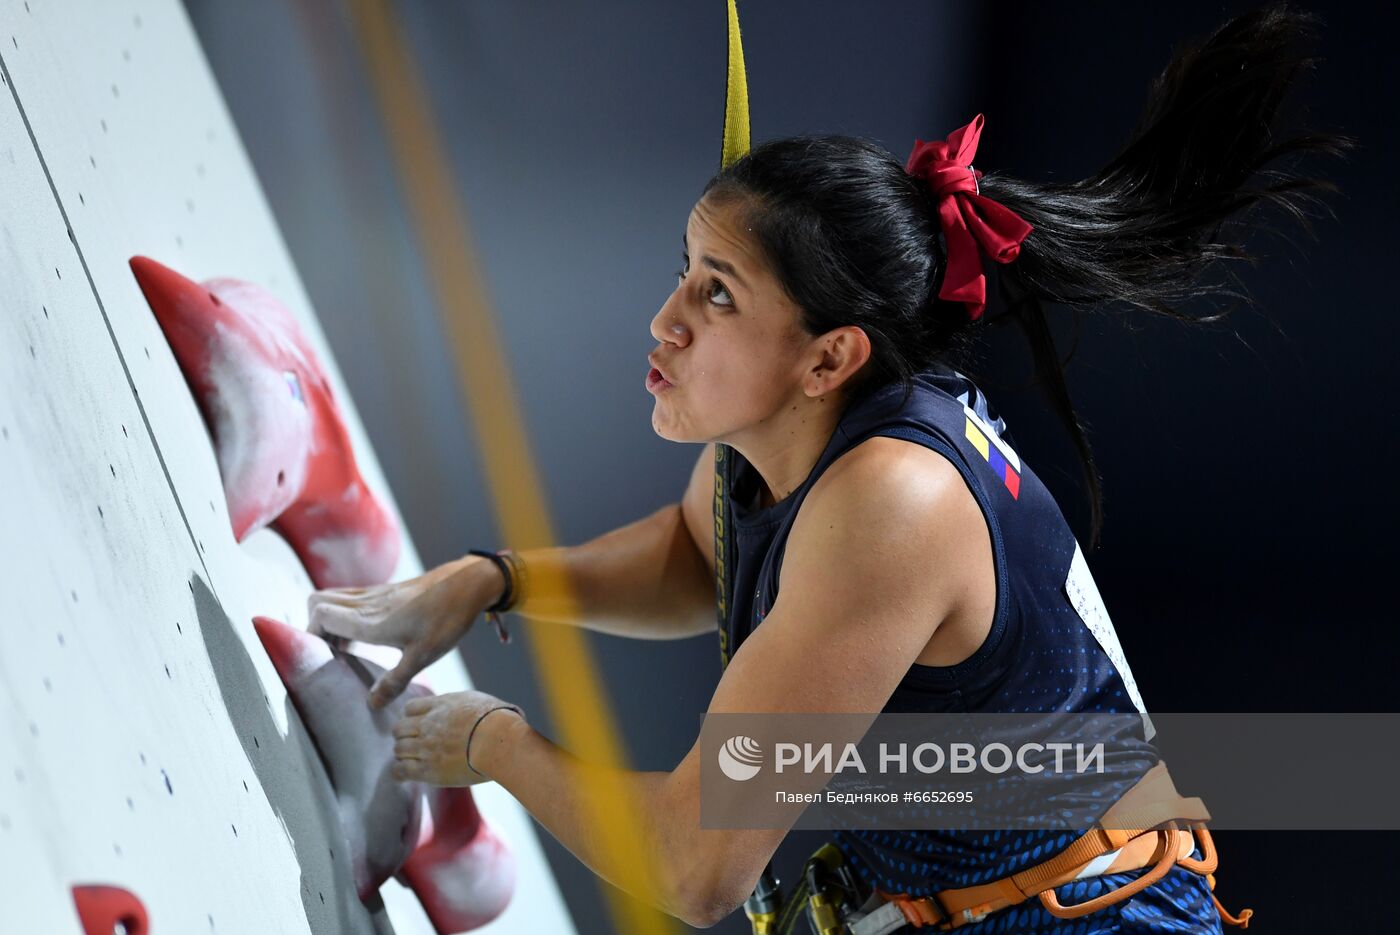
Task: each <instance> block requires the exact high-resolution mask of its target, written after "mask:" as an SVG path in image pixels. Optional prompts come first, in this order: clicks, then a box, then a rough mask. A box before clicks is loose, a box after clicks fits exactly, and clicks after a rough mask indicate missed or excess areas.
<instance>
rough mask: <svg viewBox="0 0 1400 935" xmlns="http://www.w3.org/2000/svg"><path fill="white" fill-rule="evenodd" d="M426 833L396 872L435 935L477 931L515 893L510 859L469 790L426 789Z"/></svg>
mask: <svg viewBox="0 0 1400 935" xmlns="http://www.w3.org/2000/svg"><path fill="white" fill-rule="evenodd" d="M426 793H427V797H428V810H429V813H430V815H431V820H430V823H431V826H432V827H431V830H430V831H429V832H428V834H427V835H426V836H425V837H424V840H423V843H421V844H420V845H418V849H417V850H416V851H414V852H413V856H411V857H409V859H408V862H407V863H405V864H404V866H403V869H402V870H401V871H400V872H399V880H400V881H401V882H402V883H403V884H404V885H405V886H407V887H408V888H409V889H411V890H413V892H414V894H415V895H416V896H417V897H418V901H419V902H421V903H422V904H423V908H424V909H425V910H426V911H427V913H428V921H430V922H432V923H433V928H434V929H436V930H437V933H438V935H452V933H455V932H467V931H471V930H472V929H475V928H480V927H481V926H483V925H485V924H486V923H487V922H490V921H491V920H492V919H494V918H496V916H498V915H500V914H501V913H502V912H504V911H505V908H506V906H508V905H509V904H510V898H511V895H512V894H513V893H514V892H515V855H513V854H512V853H511V851H510V848H509V846H508V845H507V844H506V843H505V841H503V840H501V839H500V838H499V837H497V836H496V834H495V833H494V832H493V831H492V830H491V827H490V825H488V824H486V822H485V821H484V820H483V819H482V817H481V813H480V812H479V811H477V808H476V800H475V799H474V798H472V790H471V789H469V788H444V787H438V786H430V787H428V788H427V789H426Z"/></svg>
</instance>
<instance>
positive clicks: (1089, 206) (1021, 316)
mask: <svg viewBox="0 0 1400 935" xmlns="http://www.w3.org/2000/svg"><path fill="white" fill-rule="evenodd" d="M1316 26H1317V21H1316V18H1315V17H1314V16H1312V15H1310V14H1306V13H1298V12H1295V11H1292V10H1289V9H1288V8H1287V7H1286V6H1284V5H1282V4H1280V5H1276V6H1268V7H1264V8H1261V9H1257V10H1252V11H1250V12H1248V13H1245V14H1243V15H1241V16H1239V17H1237V18H1235V19H1232V20H1230V21H1229V22H1227V23H1225V24H1224V25H1222V26H1221V27H1219V28H1218V29H1217V30H1216V31H1215V32H1214V33H1213V34H1211V35H1210V36H1209V37H1207V38H1206V39H1205V40H1203V41H1200V42H1198V43H1193V44H1189V45H1187V46H1185V47H1183V48H1180V49H1179V50H1178V51H1177V52H1176V54H1175V56H1174V57H1173V58H1172V61H1171V63H1170V64H1168V65H1167V67H1166V69H1165V70H1164V71H1163V72H1162V74H1161V75H1159V76H1158V77H1157V79H1156V80H1155V81H1154V82H1153V84H1152V89H1151V93H1150V95H1149V99H1148V104H1147V108H1146V110H1145V111H1144V112H1143V115H1142V117H1141V119H1140V121H1139V124H1138V127H1137V129H1136V130H1134V131H1133V134H1132V136H1131V138H1130V139H1129V141H1128V144H1127V145H1126V146H1125V147H1124V149H1123V151H1122V152H1121V153H1120V154H1119V155H1118V156H1117V158H1115V159H1114V160H1113V161H1112V162H1110V163H1109V164H1108V165H1107V166H1105V167H1104V169H1103V170H1102V171H1101V172H1099V173H1098V174H1096V175H1094V176H1093V177H1092V178H1088V179H1085V180H1084V181H1082V182H1076V183H1074V184H1070V185H1053V184H1039V183H1034V182H1026V181H1021V180H1018V179H1013V178H1009V177H1006V176H1001V175H997V174H996V173H995V172H988V173H987V174H986V175H985V176H984V177H983V178H982V180H981V185H982V192H983V194H985V195H987V197H989V198H992V199H993V200H995V201H999V202H1001V203H1002V204H1004V205H1006V206H1007V207H1008V208H1010V209H1011V210H1013V211H1015V212H1016V213H1017V214H1019V215H1021V216H1022V217H1024V218H1025V219H1026V220H1027V221H1029V222H1030V223H1031V224H1032V225H1034V227H1035V230H1034V231H1033V232H1032V233H1031V234H1030V236H1029V237H1027V238H1026V241H1025V243H1023V244H1022V247H1021V255H1020V257H1019V258H1018V259H1017V260H1016V262H1015V263H1012V264H1010V265H1009V266H1007V267H1004V268H1001V270H1000V272H1001V277H1000V282H1001V287H1002V295H1003V297H1004V298H1005V299H1006V305H1007V313H1008V314H1009V315H1010V316H1012V318H1013V319H1014V320H1015V321H1016V323H1017V324H1018V325H1020V327H1021V328H1022V330H1023V331H1024V332H1025V334H1026V338H1027V340H1028V341H1029V343H1030V346H1031V349H1032V351H1033V353H1034V357H1035V368H1036V377H1037V380H1038V381H1039V382H1040V384H1041V386H1042V388H1043V389H1044V390H1045V392H1046V394H1047V396H1048V397H1049V399H1050V402H1051V405H1052V406H1053V407H1054V408H1055V410H1056V412H1057V413H1058V414H1059V416H1060V418H1061V419H1062V420H1063V421H1064V423H1065V425H1066V426H1067V427H1068V428H1069V430H1070V433H1071V435H1072V436H1073V437H1074V442H1075V446H1076V447H1077V448H1078V450H1079V455H1080V459H1081V461H1082V464H1083V469H1084V477H1085V481H1086V484H1087V485H1088V489H1089V494H1090V502H1091V506H1092V517H1093V519H1092V529H1091V533H1090V548H1093V544H1094V543H1096V542H1097V540H1098V534H1099V529H1100V527H1101V525H1102V521H1103V520H1102V517H1103V513H1102V500H1103V497H1102V491H1101V488H1100V483H1099V477H1098V472H1097V470H1096V469H1095V467H1094V459H1093V454H1092V453H1091V451H1090V449H1089V442H1088V439H1087V438H1086V437H1085V433H1084V429H1083V427H1082V426H1081V425H1080V423H1079V420H1078V418H1077V416H1076V415H1075V412H1074V407H1073V406H1072V405H1071V403H1070V398H1069V390H1068V389H1067V387H1066V385H1065V378H1064V371H1063V367H1062V365H1061V362H1060V359H1059V357H1058V354H1057V352H1056V349H1055V346H1054V343H1053V341H1052V339H1051V331H1050V326H1049V323H1048V321H1047V320H1046V316H1045V311H1044V308H1043V307H1042V303H1044V302H1056V303H1061V304H1065V305H1071V306H1081V307H1089V306H1098V305H1100V304H1106V305H1108V307H1109V308H1110V309H1111V308H1112V304H1111V303H1122V305H1121V306H1120V308H1122V309H1127V310H1132V309H1137V310H1141V311H1145V312H1150V313H1153V314H1159V315H1166V316H1169V317H1172V318H1177V319H1179V320H1184V321H1190V322H1196V323H1207V322H1213V321H1218V320H1219V319H1221V318H1223V317H1224V316H1225V315H1226V314H1228V313H1229V312H1230V311H1231V309H1232V307H1233V306H1227V307H1225V308H1224V309H1221V310H1219V311H1215V312H1213V313H1203V314H1190V313H1188V312H1185V311H1182V310H1181V309H1180V307H1179V306H1180V305H1181V303H1183V302H1186V301H1187V300H1190V299H1195V298H1198V297H1203V296H1209V297H1213V298H1229V299H1234V300H1237V302H1244V303H1246V304H1253V303H1252V299H1251V298H1250V296H1249V295H1248V294H1247V293H1246V292H1244V291H1243V290H1242V289H1237V288H1234V287H1232V285H1231V282H1230V279H1233V277H1230V278H1229V279H1227V277H1226V274H1227V273H1228V272H1229V271H1228V270H1226V269H1225V268H1224V265H1223V264H1222V263H1218V262H1216V261H1219V260H1244V261H1248V262H1253V261H1254V258H1253V257H1251V256H1250V255H1249V254H1247V253H1246V252H1245V250H1244V248H1243V247H1242V246H1241V245H1240V243H1239V241H1242V240H1244V239H1245V237H1246V235H1247V234H1248V233H1249V231H1250V226H1249V225H1246V223H1245V222H1246V221H1248V220H1250V215H1251V214H1253V213H1254V212H1255V211H1256V210H1257V209H1258V208H1259V207H1261V206H1263V205H1274V206H1276V207H1278V208H1281V209H1282V210H1283V211H1284V212H1286V214H1287V215H1288V216H1289V217H1292V218H1293V219H1294V220H1296V221H1297V222H1298V223H1299V224H1301V225H1302V227H1303V228H1304V229H1305V230H1306V231H1307V232H1308V233H1309V234H1313V229H1312V225H1311V222H1310V220H1309V215H1308V209H1310V208H1320V209H1321V210H1323V211H1326V212H1327V213H1328V214H1331V212H1330V209H1328V208H1327V207H1326V205H1324V204H1323V203H1322V202H1321V200H1320V199H1319V198H1318V197H1317V195H1316V194H1314V192H1317V191H1329V192H1331V191H1336V186H1335V185H1333V184H1332V183H1330V182H1327V181H1322V180H1318V179H1311V178H1302V177H1299V176H1298V175H1296V174H1294V173H1293V172H1291V171H1289V170H1288V169H1286V168H1279V167H1277V166H1270V164H1271V163H1274V161H1275V160H1278V159H1280V158H1281V157H1284V156H1290V157H1294V158H1295V159H1296V157H1297V156H1300V155H1302V154H1305V153H1324V154H1327V155H1333V156H1340V155H1343V154H1344V153H1345V152H1346V151H1347V150H1349V149H1350V148H1351V147H1352V146H1353V145H1354V142H1353V141H1352V140H1350V139H1349V138H1346V137H1341V136H1335V135H1321V134H1315V135H1305V136H1297V137H1294V138H1292V139H1288V140H1284V141H1282V142H1277V141H1275V140H1274V137H1273V134H1274V122H1275V118H1276V117H1277V115H1278V113H1279V107H1280V103H1281V102H1282V100H1283V97H1284V95H1285V92H1286V91H1287V90H1288V88H1289V86H1290V85H1291V84H1292V83H1293V82H1294V80H1295V79H1296V78H1297V77H1298V75H1299V74H1300V73H1302V72H1304V71H1306V70H1308V69H1310V68H1311V67H1312V66H1313V65H1314V64H1315V63H1316V61H1317V60H1316V59H1313V58H1307V57H1301V55H1300V53H1299V46H1300V45H1307V44H1310V43H1311V41H1312V40H1313V39H1314V38H1315V31H1316ZM1256 174H1259V175H1260V176H1261V177H1262V179H1263V180H1264V184H1263V185H1262V186H1261V187H1253V188H1251V187H1247V183H1248V182H1249V181H1250V179H1251V178H1253V176H1255V175H1256ZM1227 221H1229V222H1231V223H1232V224H1233V225H1235V229H1234V230H1233V231H1232V232H1231V233H1230V234H1226V233H1225V232H1224V230H1223V228H1224V227H1225V224H1226V222H1227ZM1252 226H1253V227H1254V228H1264V229H1268V225H1267V224H1263V223H1256V224H1254V225H1252ZM1235 282H1236V284H1237V280H1236V281H1235Z"/></svg>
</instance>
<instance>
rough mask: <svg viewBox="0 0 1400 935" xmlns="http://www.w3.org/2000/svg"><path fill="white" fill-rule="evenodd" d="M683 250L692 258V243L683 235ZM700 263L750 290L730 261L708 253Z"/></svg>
mask: <svg viewBox="0 0 1400 935" xmlns="http://www.w3.org/2000/svg"><path fill="white" fill-rule="evenodd" d="M681 249H682V250H683V251H684V252H685V255H686V256H687V257H689V256H690V241H689V238H687V237H686V235H685V234H681ZM700 263H701V265H703V266H708V267H709V268H710V269H712V270H714V271H715V272H716V273H723V274H724V275H726V276H730V277H733V279H734V281H735V282H737V283H738V284H739V285H741V286H743V287H744V288H745V289H748V288H749V284H748V283H747V282H745V281H744V277H743V276H740V275H739V271H738V270H737V269H735V268H734V264H733V263H730V262H729V261H728V260H717V259H715V258H714V257H712V256H710V255H709V254H708V253H707V254H705V255H704V256H702V257H701V258H700ZM749 291H753V290H749Z"/></svg>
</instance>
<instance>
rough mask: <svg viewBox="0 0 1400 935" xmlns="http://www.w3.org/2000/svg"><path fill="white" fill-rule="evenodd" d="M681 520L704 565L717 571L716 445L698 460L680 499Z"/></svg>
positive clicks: (702, 451) (709, 448)
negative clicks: (703, 560)
mask: <svg viewBox="0 0 1400 935" xmlns="http://www.w3.org/2000/svg"><path fill="white" fill-rule="evenodd" d="M681 517H682V518H683V519H684V520H685V528H686V530H687V531H688V532H689V533H690V538H691V539H692V540H694V542H695V548H696V549H697V550H699V552H700V555H701V557H702V558H704V559H705V565H706V567H708V568H709V569H710V573H711V574H713V573H714V570H715V443H714V442H710V443H709V444H707V445H705V447H704V448H703V449H702V450H701V452H700V457H698V458H697V459H696V460H695V466H694V467H693V468H691V471H690V481H689V482H688V483H687V484H686V487H685V493H684V495H682V497H681Z"/></svg>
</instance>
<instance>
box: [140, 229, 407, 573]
mask: <svg viewBox="0 0 1400 935" xmlns="http://www.w3.org/2000/svg"><path fill="white" fill-rule="evenodd" d="M131 271H132V272H133V273H134V274H135V276H136V281H137V282H138V283H139V284H140V286H141V291H142V292H143V293H144V294H145V296H146V301H147V302H148V303H149V304H150V306H151V310H152V311H153V312H154V313H155V316H156V320H157V321H158V322H159V323H160V327H161V330H162V331H164V332H165V338H166V341H167V342H169V344H170V348H171V350H172V351H174V353H175V357H176V359H177V360H178V361H179V363H180V369H181V370H182V371H183V372H184V375H185V380H186V382H187V383H188V384H189V387H190V390H191V392H192V393H193V394H194V397H195V401H196V402H197V403H198V405H199V409H200V412H201V413H202V414H203V416H204V421H205V424H206V425H208V427H209V431H210V433H211V434H212V436H213V439H214V449H215V453H216V455H217V457H218V462H219V472H220V474H221V475H222V476H223V483H224V498H225V500H227V502H228V510H229V516H230V518H231V519H232V521H233V536H234V538H235V539H237V540H238V541H240V542H241V541H243V539H244V538H246V537H247V536H248V535H250V534H251V533H253V532H255V531H257V530H258V529H261V528H262V527H264V526H267V525H269V524H270V525H272V526H273V528H274V529H276V530H277V531H278V532H279V533H280V534H281V535H282V536H283V538H285V539H286V540H287V542H288V543H289V544H290V545H291V547H292V549H293V550H294V551H295V552H296V553H297V556H298V557H299V558H300V559H301V563H302V565H303V566H305V568H306V571H307V573H308V574H309V575H310V576H311V580H312V582H313V583H314V584H315V585H316V587H318V588H335V587H355V586H361V585H369V584H380V583H382V582H384V581H388V580H389V578H390V576H392V575H393V573H394V568H395V567H396V566H397V564H398V558H399V529H398V523H397V522H396V520H395V519H394V516H393V514H392V513H391V512H390V511H389V510H388V509H387V508H386V507H385V506H384V504H383V503H381V502H380V501H379V499H378V498H377V497H375V495H374V494H373V492H372V491H371V490H370V489H369V487H368V486H367V485H366V484H365V482H364V479H363V478H362V477H361V476H360V472H359V469H358V468H357V467H356V465H355V455H354V451H353V450H352V446H351V443H350V436H349V434H348V432H347V431H346V429H345V423H344V421H343V420H342V418H341V415H340V410H339V408H338V407H337V405H336V402H335V398H334V396H333V394H332V393H331V387H330V383H329V382H328V381H327V380H326V378H325V372H324V370H323V369H322V367H321V364H320V362H319V361H318V360H317V359H316V355H315V353H314V352H313V351H312V350H311V346H310V344H309V343H308V342H307V341H306V338H305V336H304V335H303V334H302V332H301V328H300V326H299V325H298V324H297V321H296V319H295V318H294V317H293V316H292V314H291V312H289V311H288V310H287V309H286V308H285V307H284V306H283V305H282V303H280V302H278V301H277V299H276V298H275V297H273V296H272V295H271V294H270V293H268V292H267V291H266V290H264V289H262V288H261V287H259V286H257V285H254V284H253V283H249V282H243V281H241V280H237V279H210V280H208V281H206V282H204V283H202V284H201V283H196V282H194V281H193V280H190V279H187V278H185V277H184V276H181V275H180V274H179V273H177V272H175V271H174V270H171V269H169V268H168V267H165V266H162V265H161V264H160V263H157V262H156V261H155V260H151V259H147V258H146V257H141V256H138V257H133V258H132V259H131Z"/></svg>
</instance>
